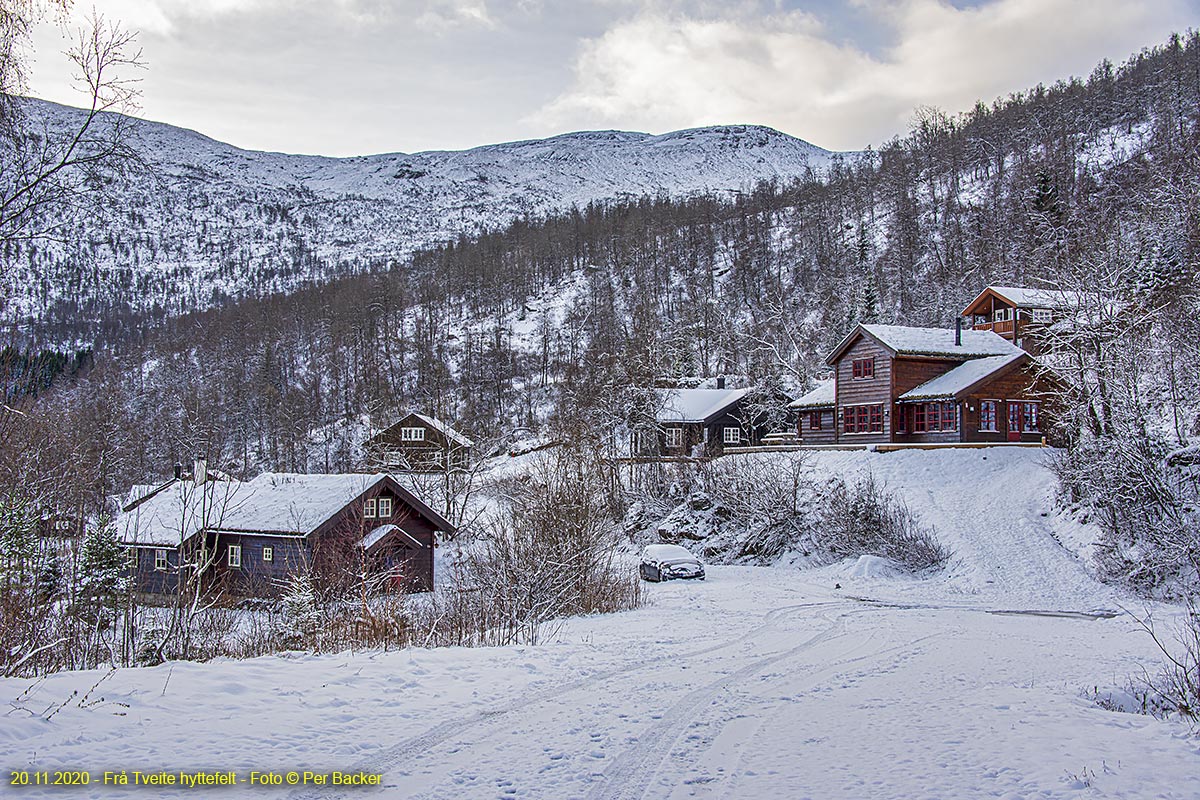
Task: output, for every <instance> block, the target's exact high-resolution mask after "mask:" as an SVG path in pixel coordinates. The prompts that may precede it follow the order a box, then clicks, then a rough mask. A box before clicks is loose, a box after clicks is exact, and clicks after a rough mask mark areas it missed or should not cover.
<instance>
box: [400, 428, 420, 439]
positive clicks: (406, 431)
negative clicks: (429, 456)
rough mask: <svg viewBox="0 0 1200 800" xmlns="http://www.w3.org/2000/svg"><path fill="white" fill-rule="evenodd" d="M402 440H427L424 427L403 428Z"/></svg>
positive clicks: (401, 430) (401, 432) (401, 431)
mask: <svg viewBox="0 0 1200 800" xmlns="http://www.w3.org/2000/svg"><path fill="white" fill-rule="evenodd" d="M400 441H402V442H423V441H425V429H424V428H401V429H400Z"/></svg>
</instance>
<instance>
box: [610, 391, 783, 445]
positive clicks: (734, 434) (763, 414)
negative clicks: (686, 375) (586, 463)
mask: <svg viewBox="0 0 1200 800" xmlns="http://www.w3.org/2000/svg"><path fill="white" fill-rule="evenodd" d="M650 391H651V392H652V394H653V396H654V398H655V409H654V428H653V430H638V431H635V432H634V433H633V441H632V452H633V455H634V456H636V457H640V458H656V457H660V456H666V457H672V458H677V457H682V456H702V457H715V456H719V455H721V453H723V452H724V451H725V449H726V448H728V447H751V446H756V445H760V444H762V443H763V437H764V436H766V435H767V434H770V433H775V432H777V430H781V429H785V428H788V427H789V425H788V421H787V416H788V415H787V413H786V407H787V404H788V402H789V401H790V400H791V398H789V397H787V396H785V395H782V394H779V395H778V396H776V395H774V394H771V395H769V396H768V395H764V394H763V393H762V392H757V391H756V390H754V389H725V388H718V389H653V390H650ZM768 406H770V407H772V408H774V407H778V409H780V410H783V411H784V414H783V421H782V423H781V424H776V422H775V421H772V419H771V417H772V416H775V417H779V416H780V415H779V414H771V413H768V412H767V411H766V408H767V407H768Z"/></svg>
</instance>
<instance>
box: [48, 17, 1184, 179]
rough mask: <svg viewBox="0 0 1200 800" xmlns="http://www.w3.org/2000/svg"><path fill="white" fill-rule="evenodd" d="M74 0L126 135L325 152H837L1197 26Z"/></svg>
mask: <svg viewBox="0 0 1200 800" xmlns="http://www.w3.org/2000/svg"><path fill="white" fill-rule="evenodd" d="M76 2H77V3H78V4H79V7H78V8H77V9H76V11H75V13H76V14H77V15H79V16H82V15H84V14H89V13H90V12H91V10H92V7H93V5H94V7H95V9H96V10H97V11H99V12H100V13H101V14H103V15H104V16H105V17H106V18H108V19H118V20H120V21H121V22H123V23H124V24H125V25H126V26H127V27H129V28H132V29H135V30H138V31H140V44H141V46H142V49H143V51H144V57H145V60H146V62H147V65H148V69H147V70H146V71H145V74H144V76H143V77H144V80H143V82H142V90H143V93H142V98H141V105H142V113H141V115H142V116H144V117H146V118H147V119H153V120H158V121H162V122H169V123H171V124H173V125H180V126H183V127H188V128H193V129H195V130H198V131H200V132H201V133H204V134H207V135H209V136H212V137H214V138H216V139H220V140H222V141H226V142H229V143H232V144H235V145H238V146H240V147H246V148H251V149H256V150H280V151H284V152H294V153H320V154H324V155H335V156H342V155H362V154H368V153H381V152H393V151H406V152H413V151H417V150H432V149H439V150H440V149H459V148H465V147H472V146H475V145H480V144H488V143H493V142H502V141H510V140H515V139H529V138H537V137H542V136H549V135H553V134H556V133H563V132H567V131H574V130H585V129H595V128H617V129H621V130H640V131H650V132H653V133H661V132H664V131H669V130H676V129H679V128H688V127H695V126H700V125H711V124H721V123H756V124H762V125H770V126H772V127H774V128H778V129H779V130H782V131H785V132H786V133H789V134H792V135H793V136H798V137H800V138H802V139H807V140H808V141H810V142H813V143H814V144H818V145H820V146H822V147H827V148H830V149H835V150H856V149H861V148H862V147H865V146H866V145H868V144H876V145H877V144H879V143H880V142H882V141H884V140H886V139H887V138H889V137H891V136H892V135H894V134H897V133H902V132H904V131H905V130H906V128H907V127H908V123H909V121H910V120H911V117H912V113H913V110H914V109H915V108H916V107H917V106H919V105H932V106H937V107H939V108H942V109H944V110H946V111H951V112H956V111H962V110H965V109H968V108H970V107H971V106H972V105H973V104H974V101H975V100H976V99H977V98H982V99H984V100H987V101H990V100H992V99H994V98H995V97H996V96H998V95H1002V94H1007V93H1009V92H1011V91H1016V90H1021V89H1025V88H1029V87H1031V86H1033V85H1035V84H1037V83H1038V82H1039V81H1040V82H1046V83H1051V82H1053V81H1054V80H1056V79H1058V78H1063V77H1067V76H1069V75H1072V74H1075V75H1081V76H1086V75H1087V74H1088V73H1089V72H1090V71H1091V69H1092V67H1093V66H1094V65H1095V64H1096V62H1098V61H1099V60H1100V59H1102V58H1109V59H1111V60H1113V61H1116V62H1119V61H1123V60H1124V59H1125V58H1126V57H1128V56H1129V55H1131V54H1132V53H1134V52H1136V51H1138V50H1140V49H1141V48H1143V47H1148V46H1153V45H1156V44H1160V43H1162V42H1163V41H1165V40H1166V38H1167V36H1168V35H1169V34H1170V33H1171V32H1172V31H1173V30H1174V31H1180V32H1182V31H1184V30H1186V29H1187V27H1188V26H1189V25H1192V26H1194V25H1196V23H1197V21H1198V20H1200V14H1198V12H1200V0H1147V2H1135V1H1134V0H954V2H947V0H842V1H841V2H836V1H835V0H815V1H814V2H795V1H793V0H775V1H774V2H772V1H771V0H726V2H710V1H709V0H394V1H392V2H388V0H95V2H94V4H91V3H87V2H86V1H85V0H76ZM36 44H37V65H36V71H35V74H34V79H33V84H32V90H33V93H34V94H36V95H38V96H41V97H45V98H47V99H50V100H56V101H59V102H65V103H72V104H76V105H77V104H79V103H80V102H81V101H80V96H79V95H78V93H75V92H73V91H72V89H71V87H70V85H69V80H68V76H69V74H70V70H69V68H68V67H67V66H66V65H65V62H64V61H63V60H62V59H61V57H59V56H58V55H56V54H57V53H58V52H59V51H61V50H63V49H64V48H65V47H66V44H67V42H66V40H65V39H64V38H63V36H62V34H61V32H60V31H59V30H58V29H57V28H56V27H55V26H54V25H51V24H46V25H43V26H42V27H41V29H40V30H39V33H38V36H37V43H36Z"/></svg>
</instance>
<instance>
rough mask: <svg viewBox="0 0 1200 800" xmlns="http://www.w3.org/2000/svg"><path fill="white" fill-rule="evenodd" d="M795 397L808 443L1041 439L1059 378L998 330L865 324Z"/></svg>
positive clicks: (799, 430)
mask: <svg viewBox="0 0 1200 800" xmlns="http://www.w3.org/2000/svg"><path fill="white" fill-rule="evenodd" d="M826 363H827V364H828V365H829V366H830V367H832V368H833V374H834V377H833V380H831V381H829V382H827V383H825V384H822V385H821V386H818V387H817V388H816V389H814V390H813V391H812V392H809V393H808V394H806V395H804V396H803V397H801V398H799V399H798V400H796V401H795V402H794V403H793V404H792V407H793V408H794V409H795V410H797V411H798V412H799V419H798V422H797V426H798V427H797V433H798V434H799V436H800V440H801V442H802V443H803V444H805V445H813V444H817V445H820V444H824V445H831V444H879V443H911V444H928V443H946V444H949V443H954V442H995V443H1002V442H1042V441H1044V437H1046V436H1047V435H1048V434H1049V431H1050V426H1049V424H1048V423H1049V418H1048V415H1052V414H1053V400H1054V397H1055V393H1056V390H1057V389H1058V388H1059V387H1058V386H1057V381H1056V379H1054V378H1053V377H1052V376H1050V375H1049V374H1048V373H1047V372H1046V371H1045V370H1043V369H1041V368H1040V367H1039V366H1038V364H1037V363H1036V362H1035V361H1034V360H1033V358H1032V357H1031V356H1030V354H1029V353H1027V352H1026V351H1024V350H1022V349H1021V348H1019V347H1016V346H1015V345H1013V343H1012V342H1011V341H1009V340H1008V339H1006V338H1004V337H1002V336H1000V335H998V334H996V333H993V332H991V331H976V330H965V331H964V330H957V331H955V330H943V329H940V328H911V327H904V326H899V325H859V326H857V327H856V328H855V329H854V330H853V331H851V332H850V334H849V335H848V336H846V338H845V339H843V340H842V341H841V343H840V344H838V346H837V347H836V348H835V349H834V351H833V352H832V353H830V355H829V357H828V358H827V359H826Z"/></svg>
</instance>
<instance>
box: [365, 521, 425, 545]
mask: <svg viewBox="0 0 1200 800" xmlns="http://www.w3.org/2000/svg"><path fill="white" fill-rule="evenodd" d="M392 531H399V532H400V535H401V536H403V537H404V538H405V539H407V540H408V542H409V543H410V544H412V545H414V546H416V547H424V545H422V544H421V542H420V541H418V540H417V539H415V538H413V537H412V536H410V535H409V533H408V531H406V530H404V529H403V528H401V527H400V526H399V525H393V524H392V523H390V522H389V523H388V524H387V525H380V526H379V527H378V528H375V529H374V530H372V531H371V532H370V533H368V534H367V535H366V536H364V537H363V538H362V541H361V542H359V545H360V546H362V548H363V549H364V550H370V549H371V548H372V547H374V546H375V545H377V544H379V543H380V542H381V541H383V538H384V537H385V536H387V535H388V534H389V533H391V532H392Z"/></svg>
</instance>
